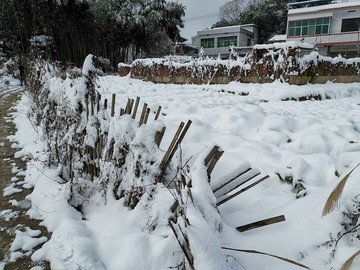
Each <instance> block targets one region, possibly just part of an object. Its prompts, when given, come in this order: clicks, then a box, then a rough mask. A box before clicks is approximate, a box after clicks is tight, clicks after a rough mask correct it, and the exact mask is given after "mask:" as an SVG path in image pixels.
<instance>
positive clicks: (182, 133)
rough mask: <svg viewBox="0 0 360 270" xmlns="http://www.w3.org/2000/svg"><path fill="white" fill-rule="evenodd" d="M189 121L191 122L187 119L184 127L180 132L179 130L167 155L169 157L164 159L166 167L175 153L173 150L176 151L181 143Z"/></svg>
mask: <svg viewBox="0 0 360 270" xmlns="http://www.w3.org/2000/svg"><path fill="white" fill-rule="evenodd" d="M191 123H192V122H191V120H189V121H188V122H187V123H186V125H185V127H184V129H183V130H182V132H181V134H180V136H179V139H178V140H177V141H176V143H175V145H174V147H173V149H172V151H171V152H170V155H169V157H168V160H167V161H166V164H165V165H166V167H167V166H168V165H169V163H170V161H171V159H172V158H173V156H174V154H175V152H176V150H177V148H178V146H179V144H181V142H182V140H183V139H184V137H185V134H186V132H187V131H188V129H189V127H190V125H191Z"/></svg>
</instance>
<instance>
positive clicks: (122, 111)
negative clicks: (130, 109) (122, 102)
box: [120, 108, 125, 116]
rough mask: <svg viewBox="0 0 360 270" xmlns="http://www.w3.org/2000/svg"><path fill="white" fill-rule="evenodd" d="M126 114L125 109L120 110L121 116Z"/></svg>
mask: <svg viewBox="0 0 360 270" xmlns="http://www.w3.org/2000/svg"><path fill="white" fill-rule="evenodd" d="M124 114H125V110H124V109H123V108H120V116H122V115H124Z"/></svg>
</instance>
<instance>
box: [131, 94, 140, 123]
mask: <svg viewBox="0 0 360 270" xmlns="http://www.w3.org/2000/svg"><path fill="white" fill-rule="evenodd" d="M139 103H140V97H136V101H135V107H134V111H133V114H132V118H133V119H135V118H136V114H137V110H138V107H139Z"/></svg>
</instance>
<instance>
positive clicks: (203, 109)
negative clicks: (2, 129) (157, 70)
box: [12, 76, 360, 270]
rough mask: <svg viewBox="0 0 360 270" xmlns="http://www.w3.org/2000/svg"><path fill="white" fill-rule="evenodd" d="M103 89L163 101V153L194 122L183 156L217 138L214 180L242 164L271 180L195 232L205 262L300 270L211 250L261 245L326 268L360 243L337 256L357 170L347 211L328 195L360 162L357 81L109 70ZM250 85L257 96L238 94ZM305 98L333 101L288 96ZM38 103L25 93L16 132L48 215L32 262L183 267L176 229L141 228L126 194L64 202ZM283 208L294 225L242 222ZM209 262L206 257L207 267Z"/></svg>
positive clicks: (121, 99)
mask: <svg viewBox="0 0 360 270" xmlns="http://www.w3.org/2000/svg"><path fill="white" fill-rule="evenodd" d="M98 85H99V86H100V88H98V89H97V90H98V91H99V92H100V93H101V94H102V95H103V96H105V98H108V99H109V100H111V94H112V93H116V94H117V99H116V106H117V108H120V107H122V108H124V107H125V104H126V102H127V99H128V98H136V97H137V96H139V97H140V98H141V101H142V102H146V103H147V104H148V105H149V107H150V108H151V109H152V110H156V109H157V108H158V106H159V105H161V106H162V108H163V110H162V115H161V117H160V120H161V121H163V122H164V124H165V125H166V127H167V131H166V133H165V137H164V139H163V141H162V144H161V148H162V149H163V150H164V151H165V150H166V148H167V146H168V145H169V144H170V142H171V139H172V136H173V135H174V133H175V131H176V129H177V127H178V125H179V123H180V122H181V121H184V122H186V121H187V120H188V119H190V120H192V125H191V127H190V129H189V131H188V133H187V135H186V137H185V139H184V141H183V142H182V145H181V150H182V152H181V155H182V160H189V159H191V160H194V159H196V157H198V156H201V155H203V152H204V151H205V149H208V147H209V146H211V145H214V144H218V145H219V146H220V147H221V148H222V149H223V150H224V154H223V156H222V157H221V159H220V161H219V162H218V164H217V165H216V167H215V169H214V171H213V173H212V180H211V181H212V183H213V184H214V183H216V181H217V180H218V179H221V177H223V176H224V175H227V174H229V173H231V172H232V171H233V170H236V169H237V168H238V167H239V166H240V165H241V164H243V163H244V162H248V163H250V164H251V166H253V167H256V168H257V169H259V170H260V171H261V173H262V175H266V174H268V175H269V176H270V177H269V179H267V180H265V181H264V182H262V183H261V184H259V185H257V186H255V187H253V188H252V189H250V190H248V191H246V192H245V193H243V194H241V195H240V196H238V197H236V198H235V199H233V200H230V201H229V202H227V203H225V204H223V205H221V206H220V207H219V212H220V215H221V217H222V219H223V221H224V222H225V224H226V225H225V226H224V228H223V231H222V233H221V234H219V237H217V238H216V241H217V242H216V241H215V240H214V237H209V238H208V240H207V241H204V239H206V237H203V236H206V234H207V233H208V231H207V230H205V229H204V230H203V234H204V235H203V236H199V237H198V239H197V243H198V246H193V247H192V251H193V253H194V255H195V267H196V269H197V270H205V269H206V270H208V269H219V270H220V269H250V270H258V269H269V270H270V269H272V270H281V269H284V270H291V269H301V267H300V266H296V265H291V264H288V263H287V262H284V261H281V260H278V259H275V258H273V257H269V256H263V255H259V254H251V253H241V252H236V251H229V250H221V249H219V250H218V254H212V253H211V252H213V250H214V249H213V246H221V247H228V248H235V249H247V250H258V251H261V252H266V253H271V254H274V255H277V256H282V257H286V258H289V259H292V260H295V261H298V262H299V263H301V264H304V265H306V266H308V267H309V268H311V269H317V270H330V269H340V267H341V265H342V264H343V263H344V262H345V261H346V260H347V259H348V258H349V257H350V256H351V255H353V254H354V253H355V252H356V251H358V250H359V249H360V240H359V237H357V234H356V233H355V234H347V235H346V236H344V237H342V238H341V239H340V240H339V241H338V242H337V246H336V251H335V254H334V257H333V256H332V255H333V254H332V250H333V246H334V245H335V242H336V240H337V239H338V238H339V236H340V235H338V233H339V232H343V228H342V226H341V224H340V223H342V222H343V220H344V217H343V214H342V212H346V211H347V212H352V213H358V212H359V211H358V210H357V209H354V207H355V206H356V204H357V203H358V202H359V201H360V198H358V197H357V196H358V195H359V194H360V182H359V181H358V180H359V177H360V169H357V170H355V171H354V172H353V173H352V174H351V176H350V177H349V180H348V182H347V184H346V186H345V189H344V192H343V195H342V199H341V201H340V207H339V209H336V210H335V211H333V212H332V213H330V214H328V215H326V216H324V217H322V210H323V207H324V205H325V202H326V200H327V197H328V196H329V194H330V193H331V191H332V190H333V189H334V187H335V186H336V185H337V184H338V183H339V181H340V180H341V179H342V178H343V177H344V176H345V175H346V174H347V173H348V172H349V171H350V170H351V169H353V168H354V167H355V166H356V165H357V164H358V163H360V84H358V83H354V84H334V83H327V84H324V85H310V84H309V85H305V86H290V85H288V84H282V83H278V82H275V83H272V84H261V85H260V84H241V83H236V82H234V83H230V84H228V85H201V86H197V85H163V84H153V83H149V82H142V81H138V80H133V79H130V78H128V77H118V76H104V77H100V78H99V81H98ZM229 92H234V94H231V93H229ZM244 92H248V93H249V95H247V96H242V95H239V94H237V93H244ZM306 95H313V96H317V95H320V96H322V97H325V96H328V97H331V98H332V99H325V100H322V101H315V100H309V101H304V102H297V101H282V99H286V98H291V97H294V98H297V97H301V96H306ZM30 105H31V99H30V98H29V97H28V96H27V95H24V97H23V99H22V101H21V102H20V103H19V104H18V105H17V109H18V113H15V123H16V124H17V127H18V129H19V131H18V132H17V134H16V135H15V136H14V137H12V140H14V141H17V142H18V143H17V144H18V146H20V147H22V148H23V149H22V150H21V151H20V152H19V156H21V155H24V156H26V155H27V156H30V157H31V158H34V159H33V160H32V161H31V162H29V164H28V170H27V172H26V173H27V176H26V181H28V182H29V183H31V184H33V185H34V186H35V189H34V191H33V194H32V195H31V197H30V199H31V200H32V204H33V207H32V208H31V209H30V210H29V214H30V215H31V216H32V217H34V218H39V219H42V220H43V222H42V223H43V224H44V225H45V226H47V227H48V230H49V231H51V232H52V237H51V239H50V241H48V242H47V243H45V245H44V246H43V247H42V248H41V249H40V250H39V251H36V252H35V253H34V254H33V255H32V258H33V260H41V259H47V260H50V262H51V267H52V269H108V270H118V269H134V270H135V269H139V270H142V269H154V270H155V269H156V270H159V269H178V268H177V266H176V265H175V264H174V261H173V260H172V256H171V254H169V253H168V252H169V250H168V249H169V248H172V250H177V252H181V250H180V247H179V246H178V244H177V242H176V241H173V240H171V237H169V236H170V234H171V231H170V230H169V229H164V230H163V231H155V232H153V233H149V232H147V231H143V232H142V231H141V228H142V227H141V226H142V225H143V223H144V222H145V221H144V217H142V216H141V214H143V212H142V210H141V209H140V210H139V209H138V210H136V209H135V210H129V209H128V208H126V207H124V206H123V204H122V203H121V201H110V202H108V203H107V204H106V205H99V204H95V203H93V202H89V205H87V206H86V210H85V214H84V217H82V216H81V215H80V214H79V213H78V212H77V211H75V210H74V209H73V208H72V207H70V206H69V205H68V204H67V194H68V193H67V189H68V188H69V186H68V185H61V184H59V183H57V181H55V180H56V178H57V174H58V172H57V171H56V169H54V168H43V167H42V163H41V158H42V154H41V153H42V149H43V146H42V142H41V138H39V134H38V133H37V131H36V130H34V128H33V125H32V123H31V122H30V121H29V120H28V119H27V118H26V116H27V111H28V109H29V106H30ZM139 107H140V108H142V105H140V106H139ZM150 119H153V117H150ZM151 121H152V120H151ZM177 155H179V152H178V153H177ZM279 176H281V177H282V178H285V177H286V176H291V177H292V178H293V179H294V181H293V185H294V186H295V184H296V183H301V184H302V186H303V188H302V189H301V190H296V191H294V190H293V185H292V184H289V183H286V182H284V181H280V179H279V178H280V177H279ZM299 179H300V180H299ZM195 192H199V190H196V191H195ZM200 192H201V191H200ZM304 194H305V196H304V197H302V196H303V195H304ZM297 197H299V198H297ZM159 198H161V197H159ZM165 198H166V197H165V196H164V200H165ZM157 205H158V208H157V209H153V210H152V211H159V212H161V211H164V209H162V208H161V206H162V201H159V202H158V203H157ZM190 214H191V213H190ZM281 214H284V215H285V217H286V221H285V222H281V223H277V224H273V225H269V226H266V227H262V228H258V229H254V230H250V231H247V232H243V233H240V232H238V231H236V230H235V227H237V226H240V225H244V224H247V223H251V222H254V221H258V220H261V219H265V218H269V217H272V216H277V215H281ZM355 225H357V224H354V226H355ZM149 226H150V225H149ZM192 226H195V227H196V226H198V229H199V228H201V226H203V224H202V223H201V222H200V221H196V220H195V221H193V225H192ZM204 228H205V227H204ZM198 231H199V230H198ZM192 236H193V237H196V236H194V235H192ZM19 237H20V236H19ZM25 240H26V239H25ZM25 240H24V241H23V242H22V241H20V240H19V239H17V243H23V244H24V245H25V244H26V241H25ZM331 240H333V242H331ZM171 241H172V242H171ZM214 241H215V242H214ZM331 245H333V246H331ZM222 260H223V261H222ZM225 260H227V261H230V262H231V263H229V264H226V263H224V261H225ZM204 261H208V265H207V266H205V264H203V262H204ZM209 265H211V267H209ZM359 267H360V261H359V262H356V261H355V262H354V263H353V265H352V267H351V268H350V269H352V270H355V269H359Z"/></svg>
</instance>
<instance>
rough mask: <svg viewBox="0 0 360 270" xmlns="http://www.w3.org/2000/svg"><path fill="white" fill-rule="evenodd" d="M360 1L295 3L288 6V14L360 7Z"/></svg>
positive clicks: (327, 0) (315, 0) (324, 0)
mask: <svg viewBox="0 0 360 270" xmlns="http://www.w3.org/2000/svg"><path fill="white" fill-rule="evenodd" d="M359 6H360V0H347V1H346V0H339V1H329V0H310V1H303V2H295V3H290V4H288V9H289V12H288V14H289V15H291V14H300V13H313V12H318V11H320V10H321V11H325V10H334V9H342V8H351V7H354V8H355V7H356V8H357V7H359Z"/></svg>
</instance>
